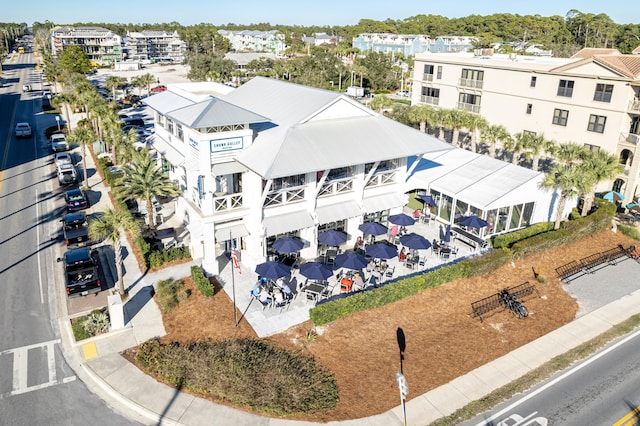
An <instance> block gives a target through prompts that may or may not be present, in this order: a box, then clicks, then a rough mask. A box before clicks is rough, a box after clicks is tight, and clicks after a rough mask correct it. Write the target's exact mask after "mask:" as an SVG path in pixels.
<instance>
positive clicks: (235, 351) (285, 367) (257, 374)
mask: <svg viewBox="0 0 640 426" xmlns="http://www.w3.org/2000/svg"><path fill="white" fill-rule="evenodd" d="M137 360H138V361H139V362H140V363H141V364H142V365H143V366H144V367H145V368H146V369H148V370H149V372H150V373H151V374H152V375H153V376H156V377H162V378H163V379H164V380H166V381H167V382H169V383H171V384H173V385H174V386H177V387H178V388H180V389H188V390H189V391H191V392H194V393H197V394H200V395H203V396H204V395H210V396H213V397H214V398H217V399H220V400H223V401H228V402H230V403H232V404H236V405H240V406H244V407H249V408H251V409H252V410H256V411H259V412H265V413H273V414H276V415H280V416H287V415H293V414H309V413H316V412H325V411H328V410H331V409H333V408H335V407H336V405H337V404H338V401H339V395H338V387H337V385H336V382H335V379H334V377H333V376H332V375H331V373H329V372H328V371H325V370H323V369H322V368H320V367H318V366H317V365H316V363H315V361H314V360H313V359H312V358H309V357H307V356H304V355H302V354H300V353H293V352H289V351H287V350H285V349H282V348H279V347H277V346H275V345H271V344H269V343H267V342H264V341H258V340H253V339H230V340H224V341H207V340H205V341H200V342H197V343H193V344H189V345H186V344H185V345H181V344H179V343H170V344H161V343H160V342H159V340H157V339H152V340H148V341H146V342H145V343H143V344H142V345H141V346H140V348H139V350H138V354H137Z"/></svg>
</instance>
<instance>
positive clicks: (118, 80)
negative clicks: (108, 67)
mask: <svg viewBox="0 0 640 426" xmlns="http://www.w3.org/2000/svg"><path fill="white" fill-rule="evenodd" d="M126 85H127V79H126V78H125V77H118V76H116V75H108V76H107V78H105V80H104V87H105V89H107V90H110V91H111V100H112V101H115V100H116V90H118V89H121V88H123V87H125V86H126Z"/></svg>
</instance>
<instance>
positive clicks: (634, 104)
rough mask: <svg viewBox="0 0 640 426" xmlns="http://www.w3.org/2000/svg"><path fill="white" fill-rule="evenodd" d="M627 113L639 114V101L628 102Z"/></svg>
mask: <svg viewBox="0 0 640 426" xmlns="http://www.w3.org/2000/svg"><path fill="white" fill-rule="evenodd" d="M629 111H632V112H639V113H640V99H637V98H636V99H633V100H632V101H630V102H629Z"/></svg>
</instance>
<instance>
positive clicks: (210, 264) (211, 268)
mask: <svg viewBox="0 0 640 426" xmlns="http://www.w3.org/2000/svg"><path fill="white" fill-rule="evenodd" d="M202 236H203V241H204V244H203V247H202V249H203V252H204V253H203V254H204V256H203V257H202V269H203V270H204V273H205V275H207V276H209V277H210V276H213V275H218V274H219V273H220V265H219V264H218V260H217V257H218V255H219V254H221V253H218V249H217V246H218V245H217V244H216V238H215V226H214V224H213V222H207V223H203V225H202Z"/></svg>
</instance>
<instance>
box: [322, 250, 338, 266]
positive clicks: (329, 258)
mask: <svg viewBox="0 0 640 426" xmlns="http://www.w3.org/2000/svg"><path fill="white" fill-rule="evenodd" d="M337 255H338V250H327V252H326V253H325V255H324V257H325V262H326V264H327V265H333V264H334V262H335V260H336V256H337Z"/></svg>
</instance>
